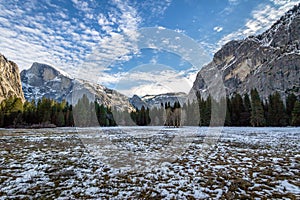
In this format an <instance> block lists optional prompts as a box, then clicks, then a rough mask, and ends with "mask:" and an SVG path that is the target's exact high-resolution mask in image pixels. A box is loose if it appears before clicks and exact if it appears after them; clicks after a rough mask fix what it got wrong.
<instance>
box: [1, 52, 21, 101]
mask: <svg viewBox="0 0 300 200" xmlns="http://www.w3.org/2000/svg"><path fill="white" fill-rule="evenodd" d="M11 96H16V97H18V98H21V100H22V101H23V102H24V101H25V98H24V94H23V91H22V84H21V79H20V74H19V68H18V66H17V64H16V63H14V62H12V61H9V60H7V59H6V58H5V57H4V56H3V55H2V54H0V102H1V101H2V100H4V99H6V98H8V97H11Z"/></svg>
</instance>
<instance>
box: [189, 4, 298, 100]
mask: <svg viewBox="0 0 300 200" xmlns="http://www.w3.org/2000/svg"><path fill="white" fill-rule="evenodd" d="M299 27H300V4H299V5H296V6H295V7H294V8H293V9H291V10H290V11H288V12H287V13H286V14H285V15H284V16H282V17H281V18H280V19H279V20H278V21H277V22H276V23H275V24H273V25H272V26H271V28H270V29H268V30H266V31H265V32H264V33H262V34H260V35H257V36H249V37H247V38H245V39H243V40H233V41H230V42H228V43H226V44H225V45H224V46H223V47H222V48H221V49H220V50H219V51H217V52H216V53H215V54H214V57H213V59H212V61H211V62H210V63H209V64H207V65H205V66H204V67H203V68H202V69H201V70H200V71H199V72H198V74H197V77H196V80H195V81H194V84H193V87H192V89H191V91H190V93H195V92H200V94H201V95H202V96H203V97H204V98H206V97H207V96H208V95H209V94H210V93H212V91H209V88H210V87H211V86H212V85H213V84H215V83H214V80H216V79H215V78H214V76H215V75H216V74H217V73H219V74H220V75H221V76H222V81H223V83H218V84H219V86H220V87H222V84H223V85H224V88H225V91H226V95H229V96H230V95H232V94H234V93H239V94H245V93H248V94H249V93H250V91H251V89H253V88H256V89H257V90H258V92H259V94H260V96H261V97H262V98H263V99H264V100H265V99H267V98H268V96H269V95H270V94H272V93H274V92H275V91H277V92H279V93H280V95H281V96H282V97H283V98H285V97H286V96H287V95H288V94H290V93H294V94H295V95H297V96H299V94H300V80H299V77H300V72H299V71H300V28H299ZM214 93H215V92H214Z"/></svg>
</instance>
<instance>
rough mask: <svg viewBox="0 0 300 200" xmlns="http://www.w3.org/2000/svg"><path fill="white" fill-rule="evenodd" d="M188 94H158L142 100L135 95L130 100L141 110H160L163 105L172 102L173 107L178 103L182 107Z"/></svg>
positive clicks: (147, 96) (144, 97)
mask: <svg viewBox="0 0 300 200" xmlns="http://www.w3.org/2000/svg"><path fill="white" fill-rule="evenodd" d="M186 99H187V94H185V93H183V92H177V93H166V94H158V95H146V96H143V97H142V98H140V97H138V96H137V95H134V96H133V97H132V98H130V100H129V101H130V103H131V104H132V105H133V106H134V107H135V108H138V109H140V108H141V107H142V106H144V107H145V108H147V107H148V108H154V107H156V108H160V107H161V104H162V103H163V105H165V103H166V102H170V104H171V105H174V103H175V102H176V101H179V103H180V104H181V105H183V104H184V103H185V102H186Z"/></svg>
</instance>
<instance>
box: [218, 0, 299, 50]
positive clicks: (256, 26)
mask: <svg viewBox="0 0 300 200" xmlns="http://www.w3.org/2000/svg"><path fill="white" fill-rule="evenodd" d="M270 2H271V4H260V5H258V6H257V8H256V9H255V10H253V11H252V13H251V18H249V19H247V20H246V22H245V24H244V26H243V27H241V28H239V29H238V30H237V31H235V32H233V33H230V34H228V35H225V36H224V37H223V38H222V39H221V40H220V41H219V42H218V45H217V49H219V48H220V47H221V46H222V45H224V44H225V43H227V42H229V41H230V40H236V39H242V38H246V37H248V36H250V35H255V34H259V33H262V32H263V31H265V30H267V29H268V28H270V27H271V25H272V24H273V23H275V22H276V21H277V20H278V19H279V18H280V17H281V16H282V15H283V14H284V13H285V12H287V11H288V10H289V9H291V8H292V7H293V6H294V5H295V4H297V3H299V2H300V1H299V0H295V1H293V0H287V1H284V0H270Z"/></svg>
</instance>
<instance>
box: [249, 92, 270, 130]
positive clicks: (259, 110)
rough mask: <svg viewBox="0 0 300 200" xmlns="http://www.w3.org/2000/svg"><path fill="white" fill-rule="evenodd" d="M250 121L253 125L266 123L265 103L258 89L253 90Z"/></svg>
mask: <svg viewBox="0 0 300 200" xmlns="http://www.w3.org/2000/svg"><path fill="white" fill-rule="evenodd" d="M250 123H251V125H252V126H264V125H265V124H266V120H265V117H264V109H263V105H262V102H261V100H260V97H259V94H258V92H257V90H256V89H253V90H251V117H250Z"/></svg>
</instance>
